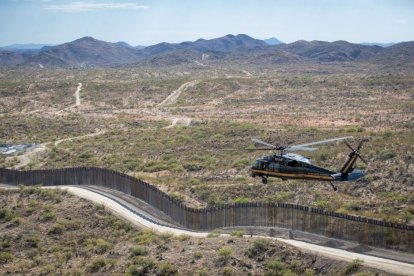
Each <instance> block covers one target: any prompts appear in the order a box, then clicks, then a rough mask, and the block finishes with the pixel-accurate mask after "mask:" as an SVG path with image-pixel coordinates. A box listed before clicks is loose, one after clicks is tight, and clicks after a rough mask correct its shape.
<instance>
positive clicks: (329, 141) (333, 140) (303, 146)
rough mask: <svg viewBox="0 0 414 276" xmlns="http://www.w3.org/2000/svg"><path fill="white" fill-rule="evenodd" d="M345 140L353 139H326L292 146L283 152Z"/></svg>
mask: <svg viewBox="0 0 414 276" xmlns="http://www.w3.org/2000/svg"><path fill="white" fill-rule="evenodd" d="M345 139H354V137H352V136H346V137H340V138H332V139H327V140H322V141H317V142H312V143H306V144H301V145H294V146H290V147H287V148H285V150H287V151H294V150H302V148H307V147H308V146H313V145H320V144H326V143H331V142H335V141H340V140H345Z"/></svg>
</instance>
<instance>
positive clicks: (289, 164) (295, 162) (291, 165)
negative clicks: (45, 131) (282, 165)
mask: <svg viewBox="0 0 414 276" xmlns="http://www.w3.org/2000/svg"><path fill="white" fill-rule="evenodd" d="M287 165H288V166H289V167H298V165H299V163H298V162H297V161H296V160H292V161H289V162H288V163H287Z"/></svg>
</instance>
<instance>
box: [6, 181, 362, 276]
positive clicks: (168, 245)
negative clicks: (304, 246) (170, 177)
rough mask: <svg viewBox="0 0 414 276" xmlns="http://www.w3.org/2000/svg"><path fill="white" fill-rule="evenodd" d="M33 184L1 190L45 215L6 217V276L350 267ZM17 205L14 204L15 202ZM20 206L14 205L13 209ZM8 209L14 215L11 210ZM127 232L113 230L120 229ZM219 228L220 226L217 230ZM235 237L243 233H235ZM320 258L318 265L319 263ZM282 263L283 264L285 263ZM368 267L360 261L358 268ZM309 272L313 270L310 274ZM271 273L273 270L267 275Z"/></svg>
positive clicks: (271, 243) (321, 270)
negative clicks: (173, 230)
mask: <svg viewBox="0 0 414 276" xmlns="http://www.w3.org/2000/svg"><path fill="white" fill-rule="evenodd" d="M36 189H37V188H35V189H34V190H33V191H32V192H31V193H26V192H27V190H25V191H23V190H22V189H21V190H18V191H8V192H7V194H6V193H3V191H2V190H1V189H0V202H2V203H1V204H3V207H4V208H5V209H6V208H7V209H10V210H12V211H13V212H14V213H15V214H20V213H22V212H24V211H25V210H26V209H27V208H28V207H30V206H33V205H36V207H37V209H38V210H40V211H39V212H33V213H32V214H31V215H29V216H21V217H19V218H20V219H21V220H22V222H21V223H20V224H19V225H16V226H14V227H9V226H7V225H9V224H10V221H9V222H6V221H4V220H2V221H0V227H1V235H0V264H1V265H0V274H1V275H3V274H6V270H7V271H9V272H10V273H12V274H24V273H26V274H28V273H29V272H30V273H32V274H42V273H43V274H56V273H59V271H66V272H68V273H71V274H73V275H83V274H95V275H113V274H119V275H137V274H138V275H154V274H158V275H178V274H179V275H206V274H207V275H210V274H213V275H223V274H225V275H240V274H253V275H255V274H258V275H263V274H265V273H267V272H269V271H271V269H273V268H274V267H275V266H270V265H266V264H269V263H270V262H273V261H276V260H280V261H281V262H284V263H285V264H286V265H285V267H284V268H283V269H284V270H282V271H285V272H286V271H288V270H290V271H292V272H294V273H297V274H299V275H300V274H303V273H304V272H305V271H308V272H309V271H310V272H312V271H318V273H320V274H323V275H324V274H329V273H332V272H334V271H337V270H333V269H332V267H331V265H327V264H331V263H332V262H335V268H338V269H341V271H345V270H346V269H347V266H348V264H347V263H345V262H338V261H333V260H329V259H325V258H323V257H319V256H314V255H311V254H307V253H302V252H300V251H299V250H298V249H295V248H286V246H285V245H284V244H282V243H279V242H277V241H271V240H267V239H252V238H248V237H246V238H234V237H238V236H239V235H241V233H242V232H241V231H234V234H233V237H230V238H229V237H218V235H215V236H214V237H211V238H208V239H205V238H193V237H190V236H187V235H182V236H173V235H172V234H170V233H163V234H157V233H154V232H153V231H149V230H140V229H136V228H134V227H131V225H130V224H128V223H125V222H123V221H120V220H119V219H117V218H116V217H114V216H112V215H111V214H109V213H108V212H107V211H106V210H105V208H102V206H101V205H96V204H92V203H90V202H88V201H86V200H83V199H80V198H77V197H74V196H71V195H70V194H67V193H65V194H61V199H62V200H61V201H60V202H54V201H53V203H51V202H52V201H51V200H50V199H45V198H43V196H42V195H41V194H40V193H37V192H36ZM17 200H18V202H19V205H18V206H15V205H14V204H15V202H17ZM11 206H15V207H11ZM52 210H53V211H54V213H55V216H56V217H55V220H54V221H42V220H40V218H41V217H42V216H43V212H44V211H49V212H50V211H52ZM7 213H8V212H7ZM120 229H121V230H122V231H124V232H123V234H122V235H113V232H114V231H120ZM215 233H218V231H215ZM236 234H237V235H236ZM316 259H317V260H318V261H317V262H313V261H314V260H316ZM282 260H283V261H282ZM364 271H367V270H366V269H365V268H363V266H362V265H360V266H359V269H358V272H364ZM310 272H309V273H308V274H307V275H312V274H310ZM269 273H270V272H269Z"/></svg>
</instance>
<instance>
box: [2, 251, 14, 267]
mask: <svg viewBox="0 0 414 276" xmlns="http://www.w3.org/2000/svg"><path fill="white" fill-rule="evenodd" d="M13 258H14V257H13V255H12V254H10V253H9V252H0V264H5V263H8V262H10V261H12V260H13Z"/></svg>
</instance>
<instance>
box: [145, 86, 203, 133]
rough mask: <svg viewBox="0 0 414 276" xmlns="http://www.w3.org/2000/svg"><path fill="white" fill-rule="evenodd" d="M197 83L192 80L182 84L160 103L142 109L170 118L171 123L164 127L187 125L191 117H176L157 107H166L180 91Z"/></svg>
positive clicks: (174, 99)
mask: <svg viewBox="0 0 414 276" xmlns="http://www.w3.org/2000/svg"><path fill="white" fill-rule="evenodd" d="M197 83H198V80H193V81H189V82H186V83H184V84H182V85H181V86H180V87H178V89H176V90H174V91H173V92H172V93H171V94H170V95H168V97H167V98H165V99H164V100H163V101H162V102H161V103H159V104H157V105H156V106H155V107H154V108H151V109H144V110H143V111H144V112H145V113H148V114H151V115H156V116H160V117H162V118H167V119H169V120H171V125H169V126H166V127H165V128H167V129H168V128H173V127H175V126H177V125H183V126H189V125H190V124H191V121H192V118H189V117H182V116H180V117H178V116H173V115H171V114H169V113H168V112H165V111H161V110H160V109H159V108H162V107H167V106H168V105H172V104H174V103H175V102H176V101H177V99H178V98H179V97H180V95H181V93H182V92H183V91H185V90H186V89H188V88H191V87H193V86H194V85H196V84H197Z"/></svg>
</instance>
